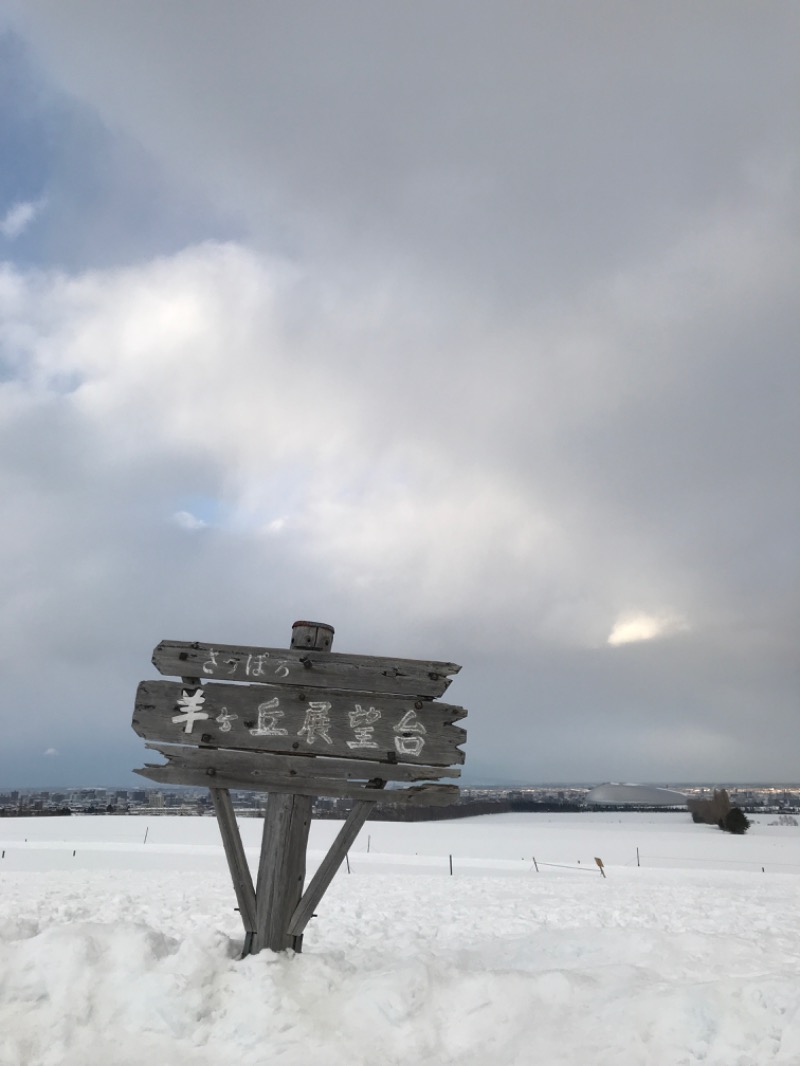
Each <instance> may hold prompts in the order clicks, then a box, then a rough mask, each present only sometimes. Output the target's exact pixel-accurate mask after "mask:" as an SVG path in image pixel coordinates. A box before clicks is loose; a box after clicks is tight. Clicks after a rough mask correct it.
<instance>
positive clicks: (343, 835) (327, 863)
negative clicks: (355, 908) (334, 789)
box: [289, 781, 386, 936]
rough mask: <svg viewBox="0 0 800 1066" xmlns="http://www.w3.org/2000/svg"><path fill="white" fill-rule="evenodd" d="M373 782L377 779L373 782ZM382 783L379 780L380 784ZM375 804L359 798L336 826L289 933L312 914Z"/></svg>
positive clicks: (300, 928) (296, 930) (296, 933)
mask: <svg viewBox="0 0 800 1066" xmlns="http://www.w3.org/2000/svg"><path fill="white" fill-rule="evenodd" d="M375 784H376V785H377V784H378V782H375ZM385 784H386V782H385V781H381V782H380V784H379V787H380V788H383V786H384V785H385ZM374 807H375V803H374V801H368V802H364V801H363V800H362V801H359V802H358V803H356V804H355V805H354V807H353V809H352V810H351V811H350V813H349V814H348V816H347V819H346V821H345V823H344V825H343V826H342V828H341V829H340V830H339V834H338V836H337V837H336V839H335V840H334V842H333V844H331V847H330V850H329V851H328V854H327V855H326V856H325V858H324V859H323V860H322V862H321V863H320V865H319V869H318V870H317V872H316V873H315V874H314V876H313V877H312V879H311V882H310V884H309V886H308V888H307V889H306V890H305V892H304V893H303V896H302V898H301V900H300V902H299V903H298V904H297V906H296V907H295V909H294V913H293V914H292V916H291V919H290V921H289V933H290V934H291V935H293V936H302V934H303V931H304V929H305V927H306V926H307V925H308V923H309V920H310V919H311V917H312V916H313V913H314V908H315V907H316V906H317V904H318V903H319V901H320V900H321V899H322V897H323V896H324V895H325V892H326V891H327V889H328V885H329V884H330V883H331V881H332V880H333V878H334V876H335V875H336V871H337V870H338V869H339V867H340V866H341V865H342V863H343V862H344V857H345V855H346V854H347V852H348V851H349V850H350V846H351V844H352V843H353V841H354V840H355V839H356V837H357V836H358V834H359V832H360V831H361V827H362V825H363V824H364V822H365V821H366V820H367V818H369V816H370V814H371V813H372V811H373V809H374Z"/></svg>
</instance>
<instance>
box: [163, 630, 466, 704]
mask: <svg viewBox="0 0 800 1066" xmlns="http://www.w3.org/2000/svg"><path fill="white" fill-rule="evenodd" d="M153 665H154V666H155V668H156V669H157V670H158V671H159V673H162V674H167V675H171V676H177V677H197V678H199V679H203V680H205V679H209V680H211V679H212V678H213V679H214V680H218V681H247V682H250V683H251V684H252V683H256V684H264V685H268V684H273V685H274V684H280V685H300V686H302V687H303V688H309V689H317V688H335V689H346V690H347V691H351V692H352V691H354V692H374V693H378V692H381V693H388V694H395V695H401V696H421V697H423V698H425V699H432V698H435V697H437V696H441V695H442V694H443V693H444V691H445V689H446V688H447V686H448V685H449V684H450V681H451V678H450V676H449V675H450V674H457V673H458V671H459V670H460V669H461V667H460V666H456V664H455V663H438V662H424V661H421V660H418V659H382V658H379V657H378V656H373V655H339V654H337V653H335V652H318V651H315V650H314V649H313V648H305V647H301V648H289V649H286V648H283V649H281V648H245V647H240V646H239V645H236V644H201V643H194V644H192V643H189V642H187V641H181V640H162V641H161V643H160V644H159V645H158V647H157V648H156V649H155V651H154V652H153Z"/></svg>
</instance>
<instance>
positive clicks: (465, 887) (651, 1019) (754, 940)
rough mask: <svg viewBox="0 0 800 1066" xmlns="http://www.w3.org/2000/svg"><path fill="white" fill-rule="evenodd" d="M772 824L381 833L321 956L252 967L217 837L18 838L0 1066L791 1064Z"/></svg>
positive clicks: (795, 994)
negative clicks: (738, 831) (726, 829)
mask: <svg viewBox="0 0 800 1066" xmlns="http://www.w3.org/2000/svg"><path fill="white" fill-rule="evenodd" d="M767 822H768V819H762V820H761V821H760V822H759V824H757V825H755V826H754V827H753V829H751V830H750V833H749V834H748V835H747V836H746V837H744V838H732V837H730V836H728V835H727V834H722V833H719V832H718V831H716V830H713V829H711V828H709V827H701V826H693V825H692V824H691V822H690V821H689V820H688V817H687V816H686V815H670V814H657V815H653V816H649V817H648V816H639V815H630V814H629V815H623V816H618V815H615V816H613V817H612V816H610V815H606V816H601V815H595V814H586V815H578V816H570V815H552V816H541V815H508V816H505V815H501V816H495V817H492V818H478V819H469V820H465V821H461V822H441V823H425V824H421V825H402V824H396V823H367V825H366V826H365V828H364V830H363V831H362V834H361V836H360V837H359V840H358V841H357V843H356V845H355V847H354V849H353V851H352V852H351V869H352V871H353V873H352V874H351V875H348V874H347V872H346V870H345V869H344V868H343V869H342V871H341V872H340V874H339V875H338V876H337V878H336V880H335V881H334V883H333V885H332V886H331V889H330V890H329V892H328V894H327V895H326V897H325V898H324V899H323V901H322V903H321V904H320V906H319V908H318V912H319V913H318V917H317V918H316V919H314V920H313V921H312V922H311V924H310V925H309V927H308V930H307V934H306V939H305V945H304V952H303V954H302V955H300V956H276V955H274V954H272V953H269V952H262V953H261V954H260V955H258V956H256V957H251V958H248V959H246V960H239V958H238V951H239V948H240V945H241V926H240V923H239V918H238V914H237V913H236V912H235V910H234V909H233V908H234V907H235V899H234V896H233V890H232V887H231V885H230V881H229V878H228V874H227V868H226V867H225V863H224V858H223V857H222V851H221V847H220V846H219V842H218V838H217V837H216V832H217V831H216V824H215V822H214V821H213V820H211V819H188V818H165V819H162V818H159V819H148V820H145V819H142V818H95V819H92V818H69V819H30V820H28V819H19V820H17V819H13V820H11V819H9V820H6V821H5V822H4V823H0V837H2V840H1V841H0V847H1V848H2V849H3V850H5V852H6V855H5V858H4V859H3V860H2V861H0V892H1V895H0V1063H2V1064H4V1066H5V1064H9V1066H40V1064H41V1066H85V1064H87V1063H102V1064H108V1066H139V1064H144V1063H147V1064H148V1066H149V1064H151V1063H152V1064H155V1063H159V1064H160V1063H165V1064H167V1063H169V1064H172V1063H174V1064H184V1063H186V1064H191V1066H194V1064H198V1066H200V1064H211V1063H214V1064H215V1066H216V1064H220V1063H222V1064H225V1063H228V1062H231V1063H236V1064H237V1066H239V1064H241V1066H247V1064H251V1063H252V1064H256V1063H264V1064H266V1063H269V1064H271V1063H281V1064H288V1066H294V1064H298V1066H300V1064H303V1066H339V1064H342V1066H344V1064H347V1066H362V1064H363V1066H367V1064H369V1066H374V1064H375V1063H377V1062H381V1063H387V1064H392V1066H393V1064H397V1066H399V1064H404V1066H405V1064H412V1063H413V1064H415V1066H417V1064H420V1066H445V1064H450V1063H453V1064H455V1063H459V1064H463V1066H501V1064H502V1066H522V1064H528V1063H531V1064H532V1063H537V1064H539V1063H543V1064H547V1066H549V1064H559V1066H560V1064H563V1066H573V1064H574V1066H577V1064H578V1063H581V1066H584V1064H586V1063H592V1064H598V1066H606V1064H607V1066H612V1064H613V1066H629V1064H630V1066H635V1064H636V1066H638V1064H647V1066H679V1064H684V1063H685V1064H694V1063H706V1064H717V1066H760V1064H761V1063H778V1064H782V1066H797V1064H798V1063H800V982H799V981H798V976H800V974H799V971H800V878H798V876H797V872H798V871H800V830H798V829H796V828H793V827H772V826H769V825H768V824H767ZM240 825H241V828H242V832H243V835H244V838H245V842H246V845H247V847H248V853H249V854H250V855H251V858H252V859H255V857H256V855H257V848H258V838H259V834H260V828H261V827H260V823H259V822H257V821H255V820H249V819H243V820H241V822H240ZM145 829H147V834H148V842H147V844H143V842H142V841H143V837H144V833H145ZM337 829H338V823H329V822H317V823H315V824H314V827H313V836H312V840H311V856H310V858H311V862H310V868H311V869H313V866H314V864H315V860H318V859H319V858H321V857H322V854H323V850H324V847H325V846H326V844H327V841H328V840H330V839H332V837H333V835H335V832H336V831H337ZM26 837H27V842H26V840H25V838H26ZM368 839H369V843H370V851H369V853H368V852H367V851H366V847H367V840H368ZM634 840H635V841H636V843H634ZM637 846H638V847H639V848H640V853H641V855H642V857H643V858H644V857H645V856H648V855H649V856H651V859H652V864H651V865H650V866H648V865H647V864H646V862H645V864H644V865H643V866H642V867H641V868H637V867H636V865H635V861H636V855H635V849H636V847H637ZM73 850H74V851H75V852H76V854H75V856H74V857H73V855H72V852H73ZM528 853H530V854H531V855H533V854H536V855H537V859H538V858H539V857H540V856H541V860H542V861H543V862H552V863H559V864H561V865H557V866H541V865H540V873H539V874H537V873H536V872H535V870H534V869H533V866H532V862H531V859H530V857H528ZM450 854H453V856H454V870H455V876H454V877H450V876H449V862H448V856H449V855H450ZM704 854H705V855H706V856H707V858H705V859H704V858H703V856H704ZM594 855H600V856H601V857H602V858H603V861H604V863H605V865H606V871H607V874H608V877H607V879H605V880H604V879H603V878H602V877H601V876H600V873H599V871H598V869H597V867H596V866H595V865H594V862H593V858H594ZM681 856H683V859H682V868H675V857H681ZM659 857H660V858H661V859H662V860H664V862H666V860H667V858H669V861H670V862H671V863H672V868H666V867H665V865H663V864H662V866H660V867H659V866H657V865H656V860H657V859H659ZM670 857H671V858H670ZM767 858H769V860H770V861H769V862H766V861H764V860H765V859H767ZM579 859H580V865H578V860H579ZM762 865H764V866H765V870H766V872H765V873H764V874H762V873H761V866H762ZM565 866H566V867H567V868H564V867H565ZM773 867H774V870H773ZM793 871H794V872H793Z"/></svg>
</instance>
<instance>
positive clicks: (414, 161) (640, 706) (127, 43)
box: [0, 2, 800, 781]
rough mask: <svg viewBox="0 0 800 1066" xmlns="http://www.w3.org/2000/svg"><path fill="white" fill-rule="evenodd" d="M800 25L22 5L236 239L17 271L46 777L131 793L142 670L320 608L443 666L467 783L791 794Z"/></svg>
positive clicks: (15, 436)
mask: <svg viewBox="0 0 800 1066" xmlns="http://www.w3.org/2000/svg"><path fill="white" fill-rule="evenodd" d="M797 21H798V15H797V12H795V11H794V9H793V8H791V7H790V6H789V5H767V6H766V7H764V6H762V7H760V8H759V9H758V10H756V9H755V8H753V7H752V6H750V5H745V4H725V5H716V4H713V3H712V4H707V5H703V7H702V8H697V7H696V6H695V5H683V4H677V5H675V4H673V5H669V6H667V7H664V6H663V5H662V6H655V5H653V6H651V7H645V8H643V7H642V6H641V5H632V4H622V3H606V4H603V5H600V6H599V7H598V6H596V5H591V6H590V5H577V4H570V3H567V4H557V5H556V4H552V5H551V4H542V5H537V6H535V7H533V8H530V9H523V8H521V7H519V6H517V5H510V4H500V5H493V6H492V8H491V9H489V8H488V7H486V6H485V5H477V4H476V5H473V4H457V5H453V6H450V5H447V4H443V5H435V6H434V7H431V6H429V5H419V7H416V8H408V7H404V8H402V9H401V8H391V7H387V6H386V5H384V6H378V7H375V5H360V4H353V5H346V6H342V5H336V7H335V8H332V7H330V6H329V5H314V4H302V5H289V6H285V7H283V8H275V7H272V6H266V5H260V4H259V5H257V4H252V5H251V4H240V5H236V6H235V7H234V8H232V9H231V8H225V9H223V7H221V6H220V5H217V4H203V3H193V4H189V5H185V4H182V3H177V2H176V3H170V4H167V5H152V6H142V5H140V4H127V3H121V4H115V5H113V6H109V5H106V4H101V3H84V4H81V5H79V6H78V5H75V6H73V5H64V4H62V3H58V4H56V3H40V2H33V3H26V4H24V5H19V6H18V7H17V9H16V14H15V22H14V27H15V31H16V32H17V33H20V34H22V35H24V36H25V38H26V40H27V41H28V45H29V47H30V48H31V49H32V51H33V54H35V55H36V57H37V61H38V63H39V64H40V67H41V69H42V70H45V71H47V73H48V76H49V77H50V78H52V79H53V81H54V82H55V83H56V84H58V85H60V86H61V87H62V88H63V90H64V91H66V92H69V93H71V94H74V96H75V99H76V100H78V101H80V103H79V104H78V103H76V104H74V105H73V106H75V107H81V108H84V109H85V111H86V113H87V115H94V116H97V117H98V119H99V120H100V121H102V123H103V125H104V128H105V129H106V130H108V131H109V134H108V135H109V136H110V137H112V138H113V137H119V138H120V143H122V142H123V141H124V143H125V144H128V145H136V146H138V147H137V149H136V150H137V151H141V152H142V153H144V154H146V156H147V158H148V159H149V160H150V162H149V163H148V166H149V167H150V168H151V171H150V172H151V173H152V174H153V175H157V176H158V178H157V180H158V183H160V184H159V189H160V190H162V191H163V196H164V202H165V203H169V202H171V198H174V197H176V196H179V195H180V190H182V189H186V190H188V193H189V195H191V197H192V198H193V200H194V202H195V203H200V202H204V201H207V202H208V203H209V204H211V205H213V209H214V211H215V212H216V214H215V218H221V217H226V218H231V219H235V226H236V227H237V229H238V231H239V236H240V239H239V240H238V241H237V242H232V241H231V242H228V243H220V242H213V241H207V240H206V241H204V238H206V237H209V236H213V235H214V233H213V229H212V231H210V232H203V231H202V226H201V225H198V227H197V234H196V239H193V240H191V241H190V242H189V243H188V244H187V246H186V247H185V248H184V250H183V251H181V252H176V251H175V249H174V243H172V242H173V240H174V234H173V235H172V236H171V237H170V238H169V240H166V241H165V246H164V249H163V254H162V255H161V257H160V258H158V259H154V258H151V257H148V258H146V259H143V258H142V256H141V246H138V249H139V250H138V251H137V245H136V241H135V239H134V231H135V220H134V219H131V221H130V227H129V228H130V231H131V234H130V236H128V235H126V232H125V224H124V215H123V216H122V217H123V223H122V224H121V225H120V227H119V229H118V230H115V231H114V241H113V242H112V243H113V244H114V245H115V248H114V250H113V254H112V255H111V257H110V258H104V257H102V256H100V257H98V260H97V262H96V263H95V264H94V268H93V269H84V270H83V271H82V272H80V273H78V272H77V271H74V270H73V272H72V273H71V274H64V273H58V272H57V271H55V270H50V269H48V268H47V264H46V263H45V264H43V268H42V269H41V270H40V271H38V272H35V273H34V272H31V271H30V270H27V269H25V268H24V267H22V266H20V265H17V266H15V265H13V264H9V265H8V266H7V267H6V270H5V272H4V273H3V275H2V276H1V277H0V310H2V318H3V321H4V323H5V325H4V326H3V327H2V333H1V334H0V354H2V357H3V361H4V364H5V366H6V371H5V378H6V380H5V383H4V384H3V386H2V393H1V394H0V396H2V400H0V402H1V403H2V409H3V414H4V418H3V427H4V428H3V436H4V443H5V448H4V450H3V455H4V457H5V458H4V461H3V465H2V468H1V469H0V476H1V477H2V479H3V484H4V495H5V498H6V499H7V500H8V501H9V506H10V512H9V514H10V519H11V520H10V522H9V523H8V524H7V526H6V528H5V529H4V532H3V533H2V550H3V555H4V559H5V560H6V562H7V565H6V567H5V573H6V577H5V582H6V591H5V598H4V603H5V605H6V606H5V607H4V608H3V610H4V612H5V614H6V619H7V621H8V622H9V626H8V629H9V632H10V633H11V637H10V639H9V642H8V644H7V646H6V649H5V655H6V665H7V668H8V673H7V675H6V676H7V677H8V678H9V682H8V684H9V686H10V688H9V695H10V698H11V700H12V701H13V702H14V706H21V705H22V703H23V702H24V701H25V700H26V699H29V698H33V699H34V701H35V705H36V707H37V708H38V710H37V716H36V717H35V718H34V719H32V720H31V721H30V723H29V724H28V725H26V726H25V727H24V728H23V729H22V730H21V733H20V741H19V743H20V744H21V745H22V747H23V748H24V746H25V744H33V743H34V737H36V738H38V739H36V740H35V743H37V744H39V747H38V748H37V749H36V751H37V752H40V751H41V740H42V738H43V734H42V728H43V726H44V725H45V724H46V727H47V729H48V730H50V733H48V736H47V744H50V743H52V744H53V745H55V746H56V747H57V748H58V750H59V751H61V752H64V753H66V752H73V751H74V749H75V746H76V740H75V737H76V733H80V732H81V730H82V729H83V728H84V724H85V727H86V733H87V736H88V734H89V733H91V736H92V738H93V739H92V741H91V743H92V744H94V745H95V748H93V749H92V750H96V751H98V752H100V751H107V752H108V751H113V752H114V753H115V754H114V756H113V759H112V760H111V762H109V761H108V759H107V760H106V764H107V765H110V766H113V767H119V768H120V769H119V770H118V771H117V773H118V774H119V773H121V772H122V769H121V768H123V767H126V766H129V765H132V763H131V759H132V760H133V763H135V762H136V760H137V755H138V748H137V742H136V741H135V740H131V739H130V738H128V737H127V734H126V732H125V730H127V721H128V720H127V714H128V709H129V705H130V702H131V699H132V693H133V687H132V686H133V685H134V684H135V681H136V680H137V679H138V676H139V675H141V676H144V675H145V674H146V673H147V667H146V663H147V659H148V657H149V651H150V648H151V647H152V645H153V644H155V643H156V641H157V640H159V639H161V638H162V637H176V638H186V639H195V638H199V639H213V640H224V641H236V640H241V641H243V642H260V641H262V640H263V641H264V642H265V643H267V644H269V643H273V644H275V643H277V644H281V643H285V642H286V640H288V629H289V625H290V623H291V621H292V620H293V618H294V617H299V616H303V615H306V616H308V615H311V616H312V617H313V616H319V617H323V618H326V619H327V620H329V621H331V622H332V623H333V624H334V625H336V627H337V647H338V648H339V649H340V650H350V651H359V652H364V653H375V654H378V653H380V654H398V655H404V656H428V655H430V656H433V657H442V658H448V659H456V660H457V661H460V662H462V663H463V664H464V670H463V672H462V674H461V675H460V676H459V678H458V680H457V681H456V682H455V683H454V686H453V690H452V698H453V700H454V701H455V702H462V703H464V704H465V705H467V706H468V707H470V709H471V711H472V718H471V719H470V736H471V739H470V743H469V749H468V750H469V761H468V765H470V766H471V769H472V773H473V774H474V775H475V776H477V777H487V776H496V777H498V778H506V779H516V780H524V779H531V778H536V779H549V780H553V779H564V778H567V777H582V778H586V779H593V780H596V779H602V778H605V777H620V778H627V779H635V778H639V779H668V780H672V781H677V780H685V779H688V778H706V777H710V778H712V779H715V780H723V779H728V780H730V779H733V778H739V779H741V778H744V777H753V776H757V777H771V776H773V777H780V776H792V775H793V773H794V770H793V764H792V761H791V755H790V752H791V750H792V746H791V744H787V743H786V742H785V740H786V738H787V737H791V736H793V735H794V729H795V727H794V725H793V723H794V719H795V712H796V700H797V657H796V648H797V646H798V636H800V624H799V623H800V619H798V609H797V602H798V598H797V590H798V567H797V553H796V543H797V534H798V525H800V521H798V518H799V516H798V492H797V489H796V478H795V477H794V473H793V468H794V464H793V462H792V460H793V459H794V457H796V455H797V454H798V445H800V439H798V438H799V437H800V431H799V430H798V426H799V425H800V418H798V410H797V407H798V399H797V397H798V395H800V391H798V385H800V382H798V367H797V357H796V339H797V333H798V329H797V327H798V314H797V306H796V296H795V290H796V278H797V275H798V267H799V266H800V262H798V260H799V259H800V256H798V241H797V193H796V187H797V181H796V179H797V169H798V167H797V162H798V161H797V148H796V145H797V137H796V134H797V118H798V105H797V101H798V99H800V93H798V89H800V86H798V84H797V82H798V73H797V65H796V62H795V60H794V56H793V54H792V43H791V42H792V35H793V33H794V32H795V31H796V28H797V27H796V23H797ZM153 180H155V178H154V179H153ZM124 190H125V185H124V183H123V184H121V185H120V186H119V189H118V192H119V197H120V201H119V202H120V204H121V205H122V206H124V204H125V202H126V198H125V197H126V194H125V191H124ZM48 200H49V204H50V205H51V206H50V207H49V210H48V221H49V224H50V225H51V226H52V227H54V228H57V227H58V226H59V225H66V224H67V223H66V220H65V219H64V218H63V216H62V217H61V218H59V214H58V209H57V203H58V200H57V197H56V199H55V207H54V206H52V205H53V198H52V197H51V196H50V195H49V194H48ZM44 221H45V219H44V216H43V218H42V220H41V221H40V223H39V224H40V225H43V224H44ZM90 236H91V235H90ZM85 247H86V248H87V249H91V247H92V240H89V241H88V242H87V244H86V246H85ZM126 254H127V256H128V263H126V262H125V256H126ZM109 262H114V263H115V264H116V265H115V266H114V267H113V269H112V268H110V267H109V266H108V263H109ZM181 516H182V517H181ZM635 616H640V617H642V616H644V617H646V618H649V619H661V620H662V624H661V626H660V628H659V626H656V627H655V628H654V629H653V630H652V634H651V638H650V639H647V640H640V641H636V642H633V643H621V644H618V645H616V646H615V645H614V644H613V643H612V644H609V643H608V640H609V637H610V636H611V635H612V633H614V632H615V631H616V632H619V631H620V628H619V627H620V626H622V625H624V623H625V620H626V619H630V618H631V617H635ZM34 654H36V655H39V656H42V657H44V660H45V661H47V662H48V663H49V664H50V666H51V669H52V672H57V675H58V679H59V693H60V695H59V697H58V700H59V702H58V707H57V706H56V705H55V704H54V700H53V689H52V680H51V678H50V672H51V671H46V672H45V676H44V677H41V676H39V675H38V673H37V671H35V670H33V669H32V667H31V665H30V663H31V659H30V657H31V656H32V655H34ZM32 674H36V675H37V676H36V677H35V678H34V677H32ZM26 692H27V693H28V696H27V697H26V696H25V693H26ZM77 706H80V707H81V708H83V709H82V711H81V713H80V715H78V714H77V713H76V711H75V708H76V707H77ZM111 707H113V708H114V709H113V711H112V710H109V708H111ZM58 708H67V710H60V709H58ZM779 737H780V738H781V739H780V741H778V739H777V738H779ZM511 738H513V743H509V741H510V739H511ZM87 743H88V741H87ZM21 750H22V749H21ZM31 750H33V749H31ZM72 758H77V756H72ZM65 760H66V754H65V755H62V757H61V759H60V760H59V772H64V770H63V768H64V763H65ZM114 760H116V761H114ZM74 765H76V766H77V763H75V764H74Z"/></svg>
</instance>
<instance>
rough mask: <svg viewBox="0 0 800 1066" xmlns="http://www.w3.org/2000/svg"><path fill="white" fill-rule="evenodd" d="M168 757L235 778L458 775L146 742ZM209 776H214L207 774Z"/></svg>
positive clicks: (447, 769) (456, 773)
mask: <svg viewBox="0 0 800 1066" xmlns="http://www.w3.org/2000/svg"><path fill="white" fill-rule="evenodd" d="M146 747H147V748H148V750H150V751H157V752H159V754H161V755H163V756H164V757H165V758H167V759H169V761H170V762H171V763H172V765H173V766H182V767H184V768H185V769H187V770H202V771H203V772H206V773H207V772H208V770H209V769H213V770H214V771H215V772H216V773H217V774H235V775H236V776H237V777H245V778H248V777H251V776H252V777H253V778H254V779H258V777H260V776H263V775H264V774H267V775H268V776H269V775H272V776H275V777H285V778H286V779H287V780H288V779H291V778H293V777H301V778H302V777H307V778H312V777H319V778H325V779H327V780H333V781H335V780H337V779H338V780H342V781H368V780H369V779H370V778H375V777H379V778H381V779H382V780H384V781H429V780H435V779H436V778H439V777H460V776H461V770H460V769H459V768H458V767H456V766H452V767H451V766H414V765H412V764H411V763H379V762H368V761H366V760H363V759H329V758H328V757H327V756H325V755H273V754H272V753H270V752H262V751H237V750H233V749H230V748H187V747H184V746H183V745H181V744H147V745H146ZM209 776H214V775H213V774H210V775H209Z"/></svg>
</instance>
